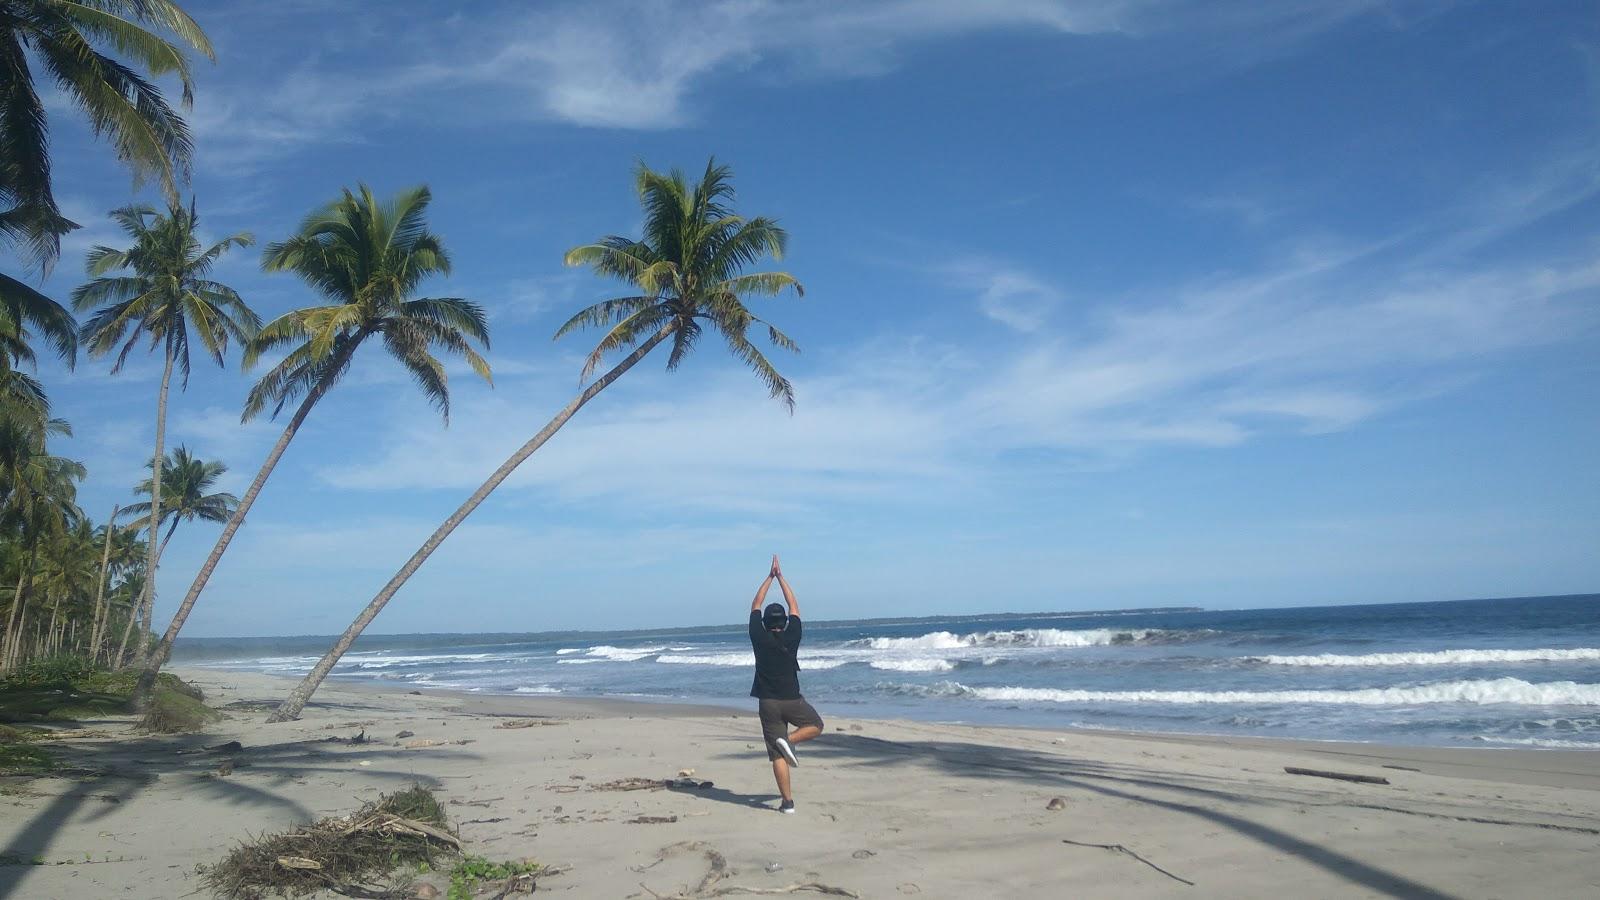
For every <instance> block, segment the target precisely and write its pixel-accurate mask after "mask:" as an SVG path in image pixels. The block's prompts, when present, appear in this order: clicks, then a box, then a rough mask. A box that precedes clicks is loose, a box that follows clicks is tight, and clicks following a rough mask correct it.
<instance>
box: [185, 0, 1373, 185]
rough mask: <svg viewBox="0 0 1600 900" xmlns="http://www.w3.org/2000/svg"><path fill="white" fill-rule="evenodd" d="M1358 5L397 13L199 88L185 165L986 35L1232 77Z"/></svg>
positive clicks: (862, 64) (685, 89) (605, 102)
mask: <svg viewBox="0 0 1600 900" xmlns="http://www.w3.org/2000/svg"><path fill="white" fill-rule="evenodd" d="M1375 5H1377V4H1375V3H1367V2H1359V3H1348V4H1334V5H1330V4H1325V3H1317V2H1311V0H1304V2H1296V3H1292V4H1290V3H1285V4H1274V5H1273V8H1272V9H1270V10H1269V9H1265V8H1263V7H1261V6H1259V5H1257V4H1240V5H1238V6H1231V7H1226V8H1219V7H1217V6H1216V5H1215V4H1211V3H1198V2H1191V0H986V2H982V3H976V2H968V0H862V2H856V3H849V4H840V3H832V2H779V0H721V2H713V3H699V2H691V0H619V2H608V3H581V4H580V3H563V4H541V5H538V6H531V5H530V6H527V7H523V6H513V7H510V8H506V9H502V10H499V11H497V12H494V13H491V14H488V15H483V16H465V15H463V16H455V17H452V18H451V19H449V20H448V21H444V22H441V21H438V20H437V19H433V18H431V17H430V18H427V19H426V21H424V17H421V16H418V17H399V16H396V17H391V18H388V19H384V20H383V25H382V27H373V28H371V29H369V30H367V31H365V32H362V31H355V32H352V33H345V30H344V29H340V30H339V33H338V34H336V35H322V36H311V37H310V41H311V44H310V46H309V47H305V42H304V41H298V42H297V45H298V46H300V47H303V48H305V49H303V50H302V54H303V55H301V56H300V57H297V58H296V59H295V60H293V62H292V64H290V65H277V66H276V68H275V69H273V70H271V71H265V72H256V73H252V75H251V77H249V78H248V79H247V80H243V81H237V82H233V83H228V82H223V81H217V82H212V83H207V84H203V85H202V88H203V90H202V91H201V92H200V95H199V98H198V99H197V101H196V106H195V111H194V116H193V123H192V124H193V126H194V130H195V133H196V135H197V136H198V137H199V139H200V140H199V141H198V143H199V145H200V146H201V148H202V153H206V154H213V153H214V154H216V156H217V158H218V159H219V160H224V161H225V162H226V164H227V165H229V166H234V167H239V166H245V167H248V166H251V165H254V164H256V163H259V162H261V161H262V160H265V159H269V158H272V157H276V156H281V155H283V154H286V153H289V152H292V151H294V150H295V149H297V148H299V147H301V146H304V145H307V144H312V143H317V142H329V143H337V142H359V141H363V140H365V139H366V126H367V125H368V124H369V123H371V122H375V121H382V120H383V119H384V118H385V117H386V116H390V115H395V114H398V113H400V112H404V113H406V114H416V113H417V112H418V111H419V110H422V109H428V110H431V114H432V115H434V116H435V117H444V118H448V117H452V116H460V115H461V112H460V110H461V109H462V104H461V102H460V101H461V99H462V98H463V97H470V98H471V99H472V102H471V104H470V109H471V115H472V116H473V117H474V122H475V123H476V124H478V125H482V124H483V117H484V116H485V115H491V114H497V115H499V116H501V117H502V118H505V119H512V120H515V119H532V120H554V121H560V122H566V123H570V124H575V125H580V126H590V127H602V128H630V129H662V128H673V127H677V126H681V125H684V124H687V123H688V122H690V121H692V120H693V119H694V118H695V110H694V108H693V107H694V99H695V95H696V93H697V91H698V90H699V89H700V87H701V86H702V85H703V84H705V83H707V82H709V81H710V80H711V79H713V78H715V77H723V76H727V75H729V74H730V73H747V74H748V75H750V76H751V77H752V78H754V79H756V80H757V81H758V82H759V83H764V84H767V85H768V86H772V85H773V84H775V83H778V82H783V81H790V80H797V79H819V78H821V79H839V78H867V77H874V76H878V75H882V74H884V73H887V72H890V71H892V70H894V69H895V68H896V67H897V66H898V65H899V63H900V60H901V58H902V56H903V55H904V54H905V53H906V52H908V51H909V50H911V49H913V48H915V47H917V46H919V45H922V44H926V43H930V42H935V41H939V40H944V39H950V38H954V37H959V36H964V35H972V34H979V33H985V32H999V31H1010V32H1018V33H1039V32H1041V31H1042V32H1045V33H1052V34H1058V35H1079V36H1086V35H1103V34H1121V35H1124V36H1145V35H1161V34H1172V33H1182V32H1194V33H1196V34H1206V35H1209V36H1210V39H1209V40H1208V41H1194V42H1190V44H1189V46H1192V47H1202V46H1206V47H1211V48H1212V49H1211V50H1209V51H1205V52H1207V53H1208V54H1209V55H1210V56H1211V57H1212V58H1214V59H1215V60H1217V61H1219V62H1221V63H1224V64H1227V65H1236V64H1239V63H1240V62H1241V61H1242V60H1248V59H1254V58H1258V57H1259V56H1261V55H1264V54H1269V53H1271V52H1273V51H1274V49H1275V48H1278V47H1281V46H1284V45H1285V44H1289V43H1292V42H1294V41H1297V40H1300V39H1302V38H1304V37H1305V36H1307V35H1308V34H1312V33H1315V32H1318V31H1321V30H1323V29H1325V28H1328V27H1330V26H1331V25H1333V24H1336V23H1337V22H1339V21H1343V20H1345V19H1348V18H1350V17H1352V16H1356V15H1360V14H1363V13H1365V12H1367V11H1369V10H1371V9H1372V8H1374V6H1375ZM1282 7H1288V8H1287V9H1284V8H1282ZM300 21H301V19H299V18H295V19H292V20H290V19H288V18H285V19H279V20H273V19H272V18H271V17H270V16H268V17H267V18H266V19H264V20H263V21H262V22H261V23H259V25H258V26H257V27H259V28H270V27H277V28H290V27H294V28H299V27H300V26H299V22H300ZM413 21H414V22H415V23H416V24H414V25H410V24H405V23H409V22H413ZM228 40H229V41H232V42H236V44H235V46H236V47H242V46H243V45H244V43H245V42H254V41H257V40H258V37H257V35H256V34H255V33H253V32H251V31H248V30H236V31H235V32H234V33H233V34H232V35H231V36H230V38H229V39H228ZM1213 44H1214V45H1215V46H1212V45H1213ZM396 48H404V52H395V51H396ZM224 49H225V50H226V49H228V48H226V47H224ZM236 52H237V51H236ZM418 60H421V61H420V62H418Z"/></svg>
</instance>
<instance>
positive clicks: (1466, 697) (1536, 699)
mask: <svg viewBox="0 0 1600 900" xmlns="http://www.w3.org/2000/svg"><path fill="white" fill-rule="evenodd" d="M879 689H880V690H885V691H887V692H888V693H897V694H911V695H918V696H930V697H941V696H942V697H971V698H974V699H978V700H990V701H1000V702H1014V703H1017V702H1020V703H1029V702H1043V703H1174V704H1179V703H1183V704H1195V703H1235V704H1272V703H1288V704H1296V703H1308V704H1313V703H1314V704H1333V705H1344V706H1414V705H1422V704H1434V703H1471V704H1496V703H1512V704H1519V705H1523V706H1600V684H1579V683H1577V682H1573V681H1552V682H1546V683H1542V684H1531V683H1529V682H1526V681H1522V680H1520V679H1517V678H1494V679H1486V680H1479V681H1441V682H1438V683H1436V684H1420V685H1414V686H1411V687H1387V688H1360V689H1356V690H1320V691H1080V690H1058V689H1055V688H1024V687H967V686H966V685H964V684H960V683H959V682H954V681H944V682H940V683H939V684H935V685H931V686H930V685H914V684H913V685H879Z"/></svg>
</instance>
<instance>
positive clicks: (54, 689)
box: [0, 656, 221, 752]
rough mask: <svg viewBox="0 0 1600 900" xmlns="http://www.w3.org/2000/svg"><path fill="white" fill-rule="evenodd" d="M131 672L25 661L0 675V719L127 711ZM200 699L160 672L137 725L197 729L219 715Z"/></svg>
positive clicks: (61, 718) (68, 659)
mask: <svg viewBox="0 0 1600 900" xmlns="http://www.w3.org/2000/svg"><path fill="white" fill-rule="evenodd" d="M137 678H138V673H136V672H133V671H131V670H123V671H117V672H113V671H108V670H105V669H102V668H96V667H95V666H94V665H93V664H92V663H90V662H89V661H88V660H87V659H84V658H83V657H75V656H62V657H54V658H51V659H45V660H41V661H38V662H33V663H29V664H27V665H25V666H23V667H21V668H19V669H17V670H15V671H13V672H10V673H8V674H6V675H5V676H3V677H0V722H11V723H19V722H71V721H77V720H81V719H98V718H105V717H107V716H121V715H127V714H129V713H131V712H133V703H132V699H133V688H134V684H135V682H136V681H137ZM204 699H205V698H204V696H203V695H202V694H201V692H200V690H199V689H198V688H196V687H195V686H194V685H191V684H188V683H186V682H183V681H180V680H179V679H178V678H177V676H175V675H169V674H163V675H162V676H161V678H160V680H159V682H158V684H157V687H156V690H155V692H154V695H153V702H152V703H151V704H150V706H149V708H148V709H147V710H146V714H145V717H144V719H143V720H142V721H141V723H140V724H141V727H144V728H146V729H147V730H150V731H158V732H177V731H194V730H198V729H199V728H200V727H201V726H203V725H204V724H205V723H207V722H211V721H215V720H216V719H218V718H220V716H221V714H220V713H218V712H217V711H216V710H213V709H211V708H210V707H208V706H206V705H205V703H204V702H202V701H203V700H204ZM12 730H13V731H15V729H12ZM0 737H3V735H0ZM8 743H9V741H8ZM13 752H20V751H13Z"/></svg>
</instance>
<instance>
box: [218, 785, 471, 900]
mask: <svg viewBox="0 0 1600 900" xmlns="http://www.w3.org/2000/svg"><path fill="white" fill-rule="evenodd" d="M460 851H461V840H460V838H458V837H456V836H455V835H454V834H452V833H451V832H450V830H449V826H448V824H447V822H446V821H445V816H444V810H443V809H442V808H441V807H440V806H439V802H438V801H437V800H436V799H435V798H434V796H433V794H432V793H431V792H429V791H428V790H427V789H425V788H422V787H413V788H411V789H409V790H405V791H400V792H398V793H394V794H389V795H386V796H384V797H382V798H380V799H379V800H378V802H377V803H369V804H367V805H366V806H363V807H362V808H361V809H360V810H359V811H357V812H356V813H355V814H353V815H349V816H343V817H338V818H328V819H323V820H322V821H320V822H317V823H316V824H314V825H306V826H302V827H300V828H296V829H294V830H293V831H286V832H282V833H280V834H270V835H262V836H261V837H259V838H257V839H256V840H254V841H249V842H246V843H244V844H241V845H240V846H239V847H238V848H236V849H235V850H234V851H233V852H232V853H230V854H228V856H227V857H226V858H225V859H223V860H222V861H221V862H219V863H217V864H216V865H212V866H205V867H203V868H202V869H201V871H200V874H201V877H202V879H203V880H204V881H205V884H206V886H207V887H208V888H210V889H211V890H212V891H214V892H215V893H216V894H217V896H219V897H225V898H230V900H257V898H262V897H266V896H268V895H272V894H277V895H281V896H301V895H304V894H310V893H314V892H316V891H320V890H333V891H337V892H339V893H341V894H345V895H347V896H355V897H363V896H365V897H385V896H395V894H394V893H393V889H392V888H390V887H388V886H386V885H383V884H381V883H377V882H379V881H380V880H381V879H382V878H383V876H385V875H387V874H388V873H389V872H391V871H392V870H394V869H395V868H397V867H399V866H402V865H404V866H408V867H410V868H412V869H414V868H415V866H416V864H417V863H419V862H427V863H429V864H430V865H434V864H435V860H436V859H437V858H438V857H439V856H440V855H441V854H442V855H447V856H454V855H455V854H457V853H459V852H460Z"/></svg>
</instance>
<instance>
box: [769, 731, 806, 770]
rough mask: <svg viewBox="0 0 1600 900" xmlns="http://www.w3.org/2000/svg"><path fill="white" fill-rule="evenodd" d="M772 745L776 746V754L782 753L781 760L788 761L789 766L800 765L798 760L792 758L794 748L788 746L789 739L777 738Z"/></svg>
mask: <svg viewBox="0 0 1600 900" xmlns="http://www.w3.org/2000/svg"><path fill="white" fill-rule="evenodd" d="M772 743H774V744H776V745H777V747H778V752H779V753H782V754H783V758H784V759H787V760H788V761H789V765H791V766H798V765H800V760H798V759H795V757H794V748H793V747H791V746H789V739H788V738H778V739H777V740H775V741H773V742H772Z"/></svg>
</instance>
